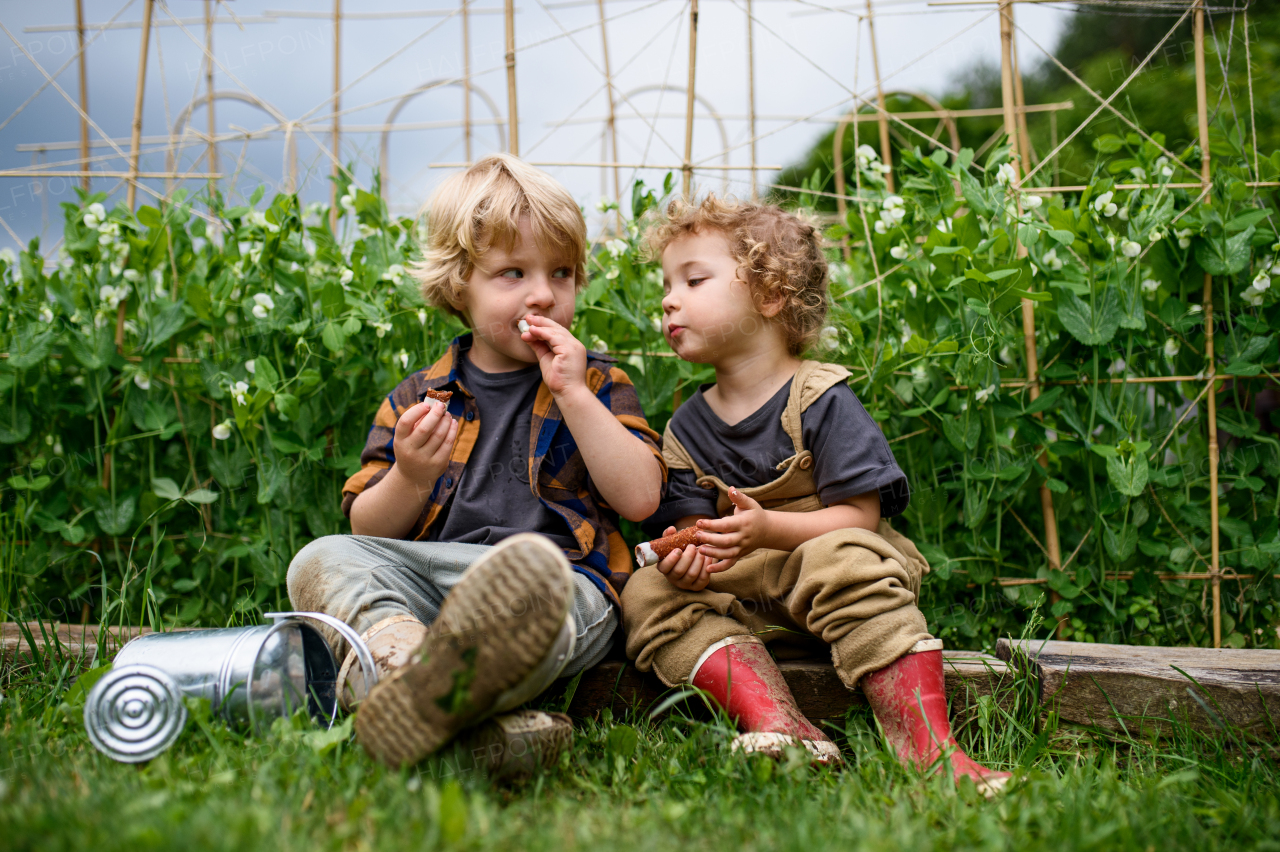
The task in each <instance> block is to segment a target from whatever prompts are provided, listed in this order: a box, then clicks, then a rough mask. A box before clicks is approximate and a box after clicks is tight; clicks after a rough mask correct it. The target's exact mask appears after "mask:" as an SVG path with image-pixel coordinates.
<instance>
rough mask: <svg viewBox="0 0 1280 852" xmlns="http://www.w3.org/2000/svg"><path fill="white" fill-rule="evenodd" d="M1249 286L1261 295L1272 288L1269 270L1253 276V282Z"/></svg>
mask: <svg viewBox="0 0 1280 852" xmlns="http://www.w3.org/2000/svg"><path fill="white" fill-rule="evenodd" d="M1249 286H1250V287H1252V288H1253V289H1254V290H1257V291H1258V292H1259V293H1261V292H1263V291H1265V290H1267V289H1268V288H1269V287H1270V286H1271V276H1270V275H1269V274H1267V270H1265V269H1264V270H1262V271H1261V272H1259V273H1258V274H1257V275H1255V276H1253V282H1252V283H1251V284H1250V285H1249Z"/></svg>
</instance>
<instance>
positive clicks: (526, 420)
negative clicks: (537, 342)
mask: <svg viewBox="0 0 1280 852" xmlns="http://www.w3.org/2000/svg"><path fill="white" fill-rule="evenodd" d="M458 369H459V372H460V373H461V381H462V385H463V386H464V387H465V388H466V389H467V390H468V391H469V392H470V393H471V394H472V395H473V396H474V397H475V398H476V408H477V409H479V412H480V433H479V435H478V436H477V438H476V444H475V447H473V448H472V450H471V455H470V457H469V458H468V459H467V466H466V468H465V469H464V470H463V472H462V479H461V480H460V481H459V482H458V488H457V489H456V490H455V491H454V493H453V496H452V497H451V498H450V499H449V502H448V504H446V505H445V507H444V509H443V510H441V513H440V516H439V517H438V518H436V521H435V523H433V524H432V525H431V533H430V535H429V536H428V537H429V539H430V540H431V541H460V542H468V543H471V544H497V543H498V542H500V541H502V540H503V539H504V538H507V537H508V536H513V535H515V534H516V533H522V532H538V533H542V534H543V535H546V536H547V537H548V538H550V539H551V540H552V541H553V542H555V543H556V545H557V546H558V547H561V548H563V549H566V550H573V549H577V548H578V546H579V545H578V542H577V539H575V538H574V537H573V533H572V532H571V531H570V529H569V524H568V523H567V522H565V520H564V518H562V517H560V516H559V515H558V514H556V513H555V511H553V510H551V509H549V508H547V507H546V506H545V505H544V504H543V503H542V501H541V500H539V499H538V498H537V497H535V496H533V491H531V490H530V489H529V429H530V427H531V425H532V420H533V403H534V400H535V398H536V397H537V395H538V386H539V385H540V384H541V383H542V373H541V371H540V369H539V367H538V365H537V364H534V365H533V366H532V367H527V368H525V369H523V370H515V371H513V372H510V373H486V372H484V371H483V370H481V369H479V368H478V367H476V366H475V365H474V364H472V363H471V359H470V358H469V357H468V355H467V354H466V353H464V354H463V355H462V356H461V358H460V359H459V363H458Z"/></svg>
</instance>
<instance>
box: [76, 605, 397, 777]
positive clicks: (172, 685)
mask: <svg viewBox="0 0 1280 852" xmlns="http://www.w3.org/2000/svg"><path fill="white" fill-rule="evenodd" d="M267 617H268V618H271V619H273V622H272V623H271V624H262V625H258V626H256V627H232V628H221V629H212V630H183V631H177V632H173V633H149V634H147V635H146V636H139V637H138V638H137V639H134V640H133V641H131V642H129V643H128V644H127V645H125V646H124V648H122V649H121V650H120V653H119V654H117V655H116V659H115V665H114V666H113V668H112V670H111V671H110V672H108V673H107V674H106V675H104V676H103V677H102V679H101V680H99V681H98V683H96V684H94V687H93V689H92V690H90V692H89V696H88V698H87V699H86V701H85V707H84V720H85V729H86V730H87V731H88V733H89V738H90V740H91V741H92V742H93V744H94V745H95V746H96V747H97V748H98V750H99V751H102V752H103V753H104V754H106V755H108V756H109V757H112V758H114V759H116V760H119V761H122V762H126V763H138V762H141V761H144V760H150V759H151V758H153V757H155V756H156V755H157V754H159V753H160V752H162V751H164V750H165V749H166V748H168V747H169V746H170V745H171V744H172V743H173V741H174V740H176V739H177V737H178V734H180V733H181V732H182V727H183V725H184V724H185V722H186V707H185V706H184V705H183V698H184V697H193V698H207V699H208V700H209V702H210V703H211V704H212V705H213V709H214V712H216V713H219V714H221V715H222V716H223V717H224V718H225V719H227V721H229V722H231V723H233V724H239V725H246V726H248V727H249V728H250V729H251V730H253V731H255V732H261V731H263V730H265V729H266V728H269V727H270V725H271V722H272V720H274V719H277V718H280V717H281V716H289V715H292V714H293V713H294V712H296V711H297V710H298V709H300V708H302V707H306V708H307V710H308V712H309V713H310V715H311V717H312V718H313V719H315V720H316V721H317V722H319V723H322V724H324V725H325V726H329V725H332V724H333V720H334V717H335V715H336V714H337V710H338V691H337V686H338V685H337V677H338V664H337V661H336V660H334V657H333V652H332V651H330V650H329V645H328V643H326V642H325V641H324V637H322V636H321V635H320V632H319V631H318V630H316V628H315V627H313V626H312V625H310V624H308V623H307V621H308V620H310V621H318V622H320V623H322V624H325V625H327V626H329V627H332V628H333V629H334V630H336V631H337V632H338V633H339V634H341V636H342V638H344V639H346V640H347V642H349V643H350V644H351V647H352V648H354V649H355V652H356V656H357V658H358V659H359V660H360V666H361V668H362V669H363V671H365V672H369V673H370V675H369V678H370V681H371V682H370V684H369V686H370V687H372V685H373V682H376V680H377V672H376V669H375V668H374V665H373V657H372V656H371V655H370V653H369V648H368V646H367V645H365V643H364V642H363V641H362V640H361V639H360V636H359V634H357V633H356V632H355V631H354V630H352V629H351V628H350V627H348V626H347V625H346V624H345V623H343V622H342V621H339V620H338V619H336V618H334V617H333V616H330V615H325V614H324V613H319V612H270V613H267Z"/></svg>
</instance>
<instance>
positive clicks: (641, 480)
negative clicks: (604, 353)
mask: <svg viewBox="0 0 1280 852" xmlns="http://www.w3.org/2000/svg"><path fill="white" fill-rule="evenodd" d="M557 403H558V404H559V406H560V414H561V415H562V416H563V417H564V422H565V425H567V426H568V427H569V431H570V432H572V433H573V440H574V441H575V442H576V443H577V444H578V450H579V452H581V453H582V461H583V462H584V463H585V464H586V466H587V470H588V471H590V473H591V479H592V481H594V482H595V484H596V488H597V490H599V492H600V496H601V497H603V498H604V499H605V501H606V502H607V503H608V504H609V505H610V506H611V507H613V509H614V511H616V512H617V513H618V514H619V515H621V516H622V517H624V518H626V519H627V520H629V521H636V522H639V521H643V520H644V519H645V518H647V517H649V516H650V515H652V514H653V513H654V512H656V511H658V504H659V502H660V501H661V498H662V467H661V466H660V465H659V464H658V460H657V459H656V458H655V457H654V455H653V451H652V450H650V449H649V447H648V446H647V445H646V444H645V443H644V442H643V441H641V440H640V439H639V438H637V437H636V436H635V435H632V434H631V433H630V432H628V431H627V427H626V426H623V425H622V424H621V423H620V422H618V418H616V417H614V416H613V412H611V411H609V409H607V408H605V406H604V403H602V402H601V401H600V400H599V399H597V398H596V395H595V394H593V393H592V392H591V391H589V390H588V389H587V387H586V385H583V386H582V389H581V390H580V391H574V392H571V393H569V394H566V395H565V396H563V397H560V398H559V399H558V400H557Z"/></svg>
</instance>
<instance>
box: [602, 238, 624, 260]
mask: <svg viewBox="0 0 1280 852" xmlns="http://www.w3.org/2000/svg"><path fill="white" fill-rule="evenodd" d="M604 247H605V249H607V250H608V252H609V254H611V255H613V256H614V257H617V256H618V255H620V254H624V253H625V252H626V250H627V241H626V240H609V241H608V242H607V243H605V244H604Z"/></svg>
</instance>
